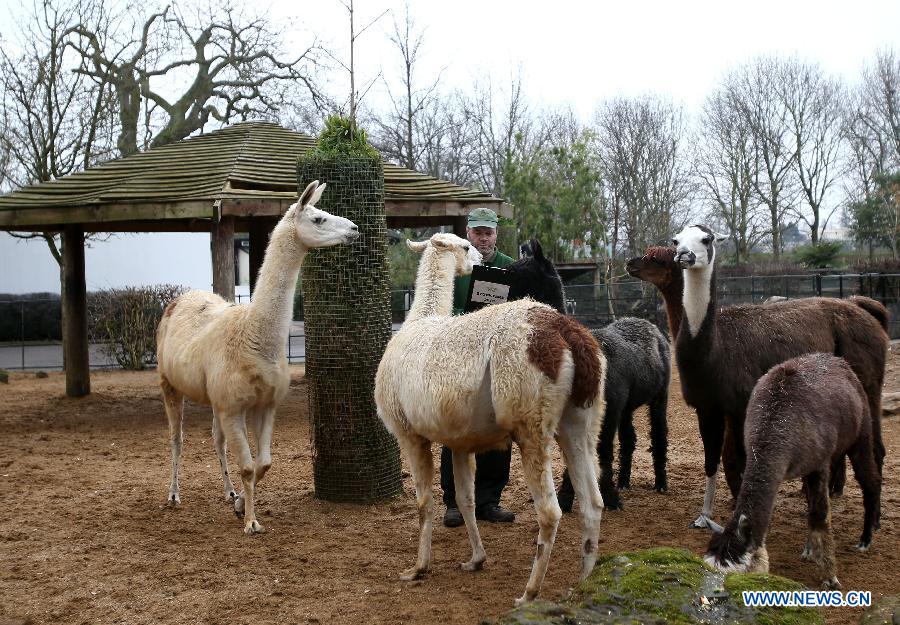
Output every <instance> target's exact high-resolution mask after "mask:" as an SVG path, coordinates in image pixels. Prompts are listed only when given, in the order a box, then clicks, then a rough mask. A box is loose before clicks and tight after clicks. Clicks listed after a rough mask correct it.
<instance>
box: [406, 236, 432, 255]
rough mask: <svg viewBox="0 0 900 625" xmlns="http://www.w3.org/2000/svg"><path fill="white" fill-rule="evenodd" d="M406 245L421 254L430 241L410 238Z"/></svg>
mask: <svg viewBox="0 0 900 625" xmlns="http://www.w3.org/2000/svg"><path fill="white" fill-rule="evenodd" d="M406 247H408V248H409V249H411V250H412V251H414V252H418V253H419V254H421V253H422V252H424V251H425V248H426V247H428V241H410V240H409V239H407V240H406Z"/></svg>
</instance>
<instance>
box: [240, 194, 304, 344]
mask: <svg viewBox="0 0 900 625" xmlns="http://www.w3.org/2000/svg"><path fill="white" fill-rule="evenodd" d="M308 251H309V250H307V248H306V247H305V246H303V245H302V244H301V243H300V241H299V240H298V239H297V234H296V232H295V230H294V217H293V210H290V211H288V212H287V213H286V214H285V216H284V217H283V218H282V219H281V221H280V222H278V225H277V226H275V229H274V230H273V231H272V237H271V239H270V240H269V245H268V246H267V247H266V256H265V259H264V260H263V264H262V268H260V270H259V277H258V279H257V281H256V288H255V289H254V291H253V300H252V302H251V303H250V314H249V315H248V337H249V338H250V340H251V342H252V343H253V346H254V347H255V348H257V349H258V350H259V352H260V353H262V354H263V355H265V356H266V357H267V358H271V359H273V360H274V359H278V358H280V357H282V356H283V354H284V348H285V343H286V342H287V338H288V334H289V332H290V327H291V321H292V320H293V316H294V291H295V290H296V288H297V276H298V275H299V274H300V266H301V265H302V264H303V259H304V258H305V257H306V254H307V252H308Z"/></svg>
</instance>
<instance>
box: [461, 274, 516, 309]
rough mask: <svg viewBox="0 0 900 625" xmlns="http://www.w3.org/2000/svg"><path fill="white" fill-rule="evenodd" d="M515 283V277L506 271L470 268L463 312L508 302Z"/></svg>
mask: <svg viewBox="0 0 900 625" xmlns="http://www.w3.org/2000/svg"><path fill="white" fill-rule="evenodd" d="M515 281H516V280H515V277H514V276H513V275H512V274H510V273H509V272H508V271H504V270H503V269H500V268H498V267H485V266H483V265H475V266H474V267H472V278H471V280H469V292H468V293H466V305H465V308H464V309H463V311H464V312H467V313H470V312H474V311H476V310H479V309H481V308H484V307H485V306H490V305H491V304H501V303H503V302H508V301H509V294H510V290H511V287H512V286H513V285H514V283H515Z"/></svg>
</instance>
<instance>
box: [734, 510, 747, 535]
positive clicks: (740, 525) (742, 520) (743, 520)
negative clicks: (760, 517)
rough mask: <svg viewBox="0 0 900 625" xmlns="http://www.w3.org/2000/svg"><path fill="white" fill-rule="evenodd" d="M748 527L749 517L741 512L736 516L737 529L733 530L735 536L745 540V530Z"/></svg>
mask: <svg viewBox="0 0 900 625" xmlns="http://www.w3.org/2000/svg"><path fill="white" fill-rule="evenodd" d="M749 529H750V519H748V518H747V515H746V514H742V515H741V516H739V517H738V522H737V531H736V532H735V536H737V537H738V540H746V539H747V532H748V531H749Z"/></svg>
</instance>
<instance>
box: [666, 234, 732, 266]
mask: <svg viewBox="0 0 900 625" xmlns="http://www.w3.org/2000/svg"><path fill="white" fill-rule="evenodd" d="M726 238H728V237H726V236H725V235H723V234H717V233H715V232H713V231H712V230H710V229H709V228H708V227H706V226H701V225H699V224H698V225H694V226H688V227H687V228H685V229H684V230H682V231H681V232H679V233H678V234H676V235H675V238H674V239H672V245H674V246H675V262H676V263H678V264H679V265H681V267H682V268H683V269H692V268H695V267H696V268H700V267H710V266H712V264H713V262H714V261H715V258H716V246H715V242H716V241H724V240H725V239H726Z"/></svg>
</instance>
